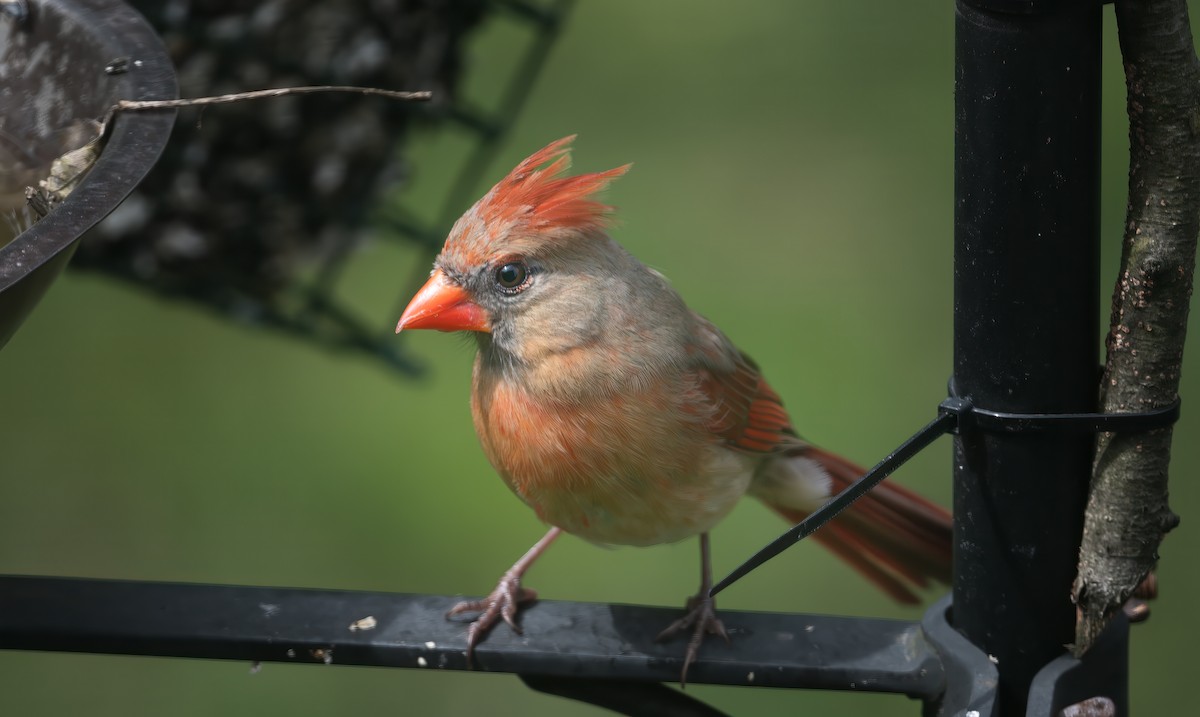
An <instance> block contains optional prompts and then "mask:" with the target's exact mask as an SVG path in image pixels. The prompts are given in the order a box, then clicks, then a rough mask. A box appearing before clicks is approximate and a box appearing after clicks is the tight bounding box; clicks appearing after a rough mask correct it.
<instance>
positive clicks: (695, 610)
mask: <svg viewBox="0 0 1200 717" xmlns="http://www.w3.org/2000/svg"><path fill="white" fill-rule="evenodd" d="M716 608H717V604H716V601H715V600H713V599H712V598H711V597H709V596H708V591H707V590H702V591H701V592H700V593H699V594H697V595H694V596H692V597H690V598H688V601H687V611H688V612H687V614H686V615H684V616H683V617H681V618H679V619H678V620H676V621H675V622H673V623H671V624H670V625H668V626H667V627H666V629H665V630H663V631H662V632H660V633H658V637H656V638H654V641H655V642H662V641H663V640H669V639H670V638H672V637H674V636H675V635H678V634H679V633H681V632H684V631H686V630H689V629H690V630H691V631H692V636H691V639H689V640H688V644H687V652H686V653H684V656H683V674H681V675H680V676H679V685H680V687H685V686H687V673H688V668H689V667H691V666H692V663H693V662H695V660H696V655H697V654H698V653H699V652H700V643H702V642H704V636H705V635H706V634H707V635H719V636H720V637H721V639H722V640H724V641H725V642H729V633H727V632H725V624H724V623H722V622H721V620H720V619H719V618H718V617H717V610H716Z"/></svg>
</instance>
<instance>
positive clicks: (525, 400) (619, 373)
mask: <svg viewBox="0 0 1200 717" xmlns="http://www.w3.org/2000/svg"><path fill="white" fill-rule="evenodd" d="M573 139H574V137H573V136H572V137H566V138H564V139H560V140H558V141H557V142H553V143H551V144H550V145H548V146H546V147H545V148H543V149H541V150H539V151H538V152H535V153H534V154H533V155H532V156H530V157H529V158H527V159H526V160H524V161H523V162H521V163H520V164H518V165H517V167H516V168H515V169H514V170H513V171H512V172H511V173H509V174H508V176H506V177H504V179H502V180H500V182H499V183H498V184H497V185H496V186H495V187H493V188H492V189H491V191H489V192H488V193H487V194H486V195H484V197H483V198H482V199H480V200H479V201H478V202H476V203H475V205H474V206H473V207H471V209H470V210H468V211H467V212H466V214H464V215H463V216H462V218H460V219H459V220H458V221H457V222H456V223H455V225H454V227H453V229H451V231H450V235H449V237H448V238H447V239H446V244H445V246H444V247H443V248H442V251H441V254H439V255H438V257H437V259H436V260H435V262H434V268H433V271H432V273H431V275H430V278H429V281H428V282H427V283H426V284H425V285H424V286H423V287H422V288H421V289H420V291H419V292H417V294H416V296H414V297H413V299H412V301H411V302H410V303H409V304H408V307H407V308H406V309H405V310H404V313H403V315H402V316H401V318H400V322H399V324H398V325H397V327H396V331H397V333H399V332H400V331H401V330H403V329H438V330H440V331H471V332H474V335H475V337H476V339H477V341H478V347H479V351H478V354H477V355H476V357H475V368H474V379H473V382H472V388H471V413H472V415H473V417H474V421H475V430H476V432H477V433H478V435H479V440H480V442H481V443H482V444H483V450H484V452H485V453H486V454H487V457H488V459H489V460H490V461H491V463H492V465H493V466H494V467H495V469H496V471H497V472H498V473H499V474H500V477H501V478H503V479H504V482H505V483H507V484H508V487H509V488H511V489H512V491H513V492H514V493H516V494H517V496H519V497H520V498H521V500H523V501H525V503H527V504H528V505H529V506H530V507H531V508H533V510H534V512H535V513H537V515H538V517H539V518H541V519H542V520H543V521H544V522H546V523H548V524H549V525H550V526H552V527H551V528H550V530H549V532H548V533H546V535H545V537H543V538H542V539H541V540H540V541H539V542H538V543H537V544H536V545H534V546H533V547H532V548H531V549H530V550H529V552H528V553H526V554H525V555H524V557H522V558H521V559H520V560H519V561H517V563H516V564H515V565H513V567H512V568H511V569H509V570H508V572H506V573H505V574H504V576H503V577H502V578H501V580H500V582H499V584H498V585H497V586H496V589H495V590H493V591H492V593H491V594H490V595H489V596H488V597H486V598H484V599H483V600H477V601H467V602H463V603H460V604H458V605H456V606H455V607H454V608H453V609H451V610H450V612H449V613H448V614H447V617H452V616H454V615H458V614H461V613H476V612H477V613H480V615H479V617H478V618H477V619H476V620H475V621H474V622H473V623H471V626H470V627H469V629H468V632H467V655H468V659H470V657H471V655H472V653H473V650H474V648H475V646H476V645H477V644H478V643H479V642H480V640H482V639H483V637H484V636H485V635H486V634H487V632H488V631H489V630H490V629H491V627H492V626H493V625H494V624H495V623H496V622H497V620H499V619H501V618H502V619H504V620H505V621H506V622H507V623H508V624H509V625H510V626H511V627H512V628H513V629H514V630H517V631H518V632H520V630H519V628H518V627H517V625H516V623H515V621H514V617H515V615H516V612H517V609H518V607H519V606H520V605H521V604H524V603H526V602H529V601H532V600H533V599H535V598H536V594H535V593H534V592H533V591H532V590H529V589H527V588H525V587H522V586H521V579H522V576H523V575H524V573H525V571H526V570H527V569H528V568H529V566H530V565H531V564H532V563H533V562H534V560H536V559H537V557H538V556H539V555H540V554H541V553H542V552H543V551H544V550H545V549H546V548H547V546H549V545H550V543H552V542H553V541H554V540H555V539H556V538H557V537H558V536H559V534H560V533H561V532H563V531H565V532H568V533H571V534H573V535H577V536H579V537H581V538H584V539H585V540H589V541H592V542H594V543H602V544H609V545H656V544H658V543H670V542H674V541H678V540H682V539H683V538H688V537H691V536H693V535H698V536H700V556H701V581H700V590H699V592H698V593H697V595H696V596H695V597H693V598H691V599H690V600H688V605H687V614H686V615H685V616H684V617H683V618H681V619H680V620H678V621H676V622H675V623H673V624H671V625H669V626H667V628H666V629H665V630H663V631H662V632H661V633H660V634H659V635H658V639H660V640H661V639H664V638H667V637H670V636H672V635H675V634H676V633H679V632H683V631H690V640H689V643H688V646H687V651H686V653H685V656H684V666H683V676H682V677H683V680H684V681H686V678H687V669H688V666H689V665H690V664H691V663H692V661H693V660H694V659H695V657H696V654H697V652H698V650H699V648H700V644H701V642H702V640H703V638H704V635H705V634H706V633H709V634H716V635H720V636H721V637H723V638H725V639H726V640H728V636H727V635H726V633H725V628H724V626H723V625H722V624H721V621H720V620H719V619H717V617H716V614H715V612H714V606H713V600H712V599H711V598H710V597H708V591H709V588H710V587H711V586H712V575H711V568H710V558H709V541H708V533H709V531H710V530H711V529H712V528H713V526H714V525H716V524H717V522H718V521H720V520H721V519H722V518H723V517H725V515H726V514H727V513H729V511H730V510H731V509H732V508H733V506H734V503H736V502H737V500H738V499H739V498H741V497H742V495H743V494H746V493H749V494H750V495H752V496H754V497H755V498H758V499H759V500H761V501H763V502H764V503H765V504H766V505H767V506H769V507H770V508H772V509H773V510H775V511H776V512H778V513H780V514H781V515H782V516H783V517H784V518H786V519H787V520H789V521H792V522H793V523H794V522H798V521H800V520H801V519H802V518H804V516H806V515H808V514H809V513H810V512H812V511H813V510H815V509H816V508H817V507H819V506H820V505H821V504H822V503H824V502H825V501H826V500H827V499H828V498H829V497H830V496H831V495H832V494H833V493H835V492H836V491H839V490H840V489H842V488H844V487H845V486H846V485H847V484H848V483H849V482H851V481H853V480H854V479H856V478H857V477H859V476H860V475H862V473H863V471H862V469H861V468H859V467H858V466H856V465H854V464H853V463H851V462H850V461H848V460H846V459H844V458H841V457H839V456H837V455H834V454H833V453H830V452H828V451H825V450H822V449H820V448H817V447H816V446H813V445H812V444H810V443H808V442H806V441H804V440H803V439H801V438H800V437H799V436H798V435H797V434H796V431H795V430H793V428H792V425H791V422H790V420H789V419H788V415H787V412H786V411H785V410H784V408H783V404H782V402H781V401H780V398H779V396H778V395H777V394H776V393H775V391H773V390H772V389H771V387H770V386H768V385H767V382H766V381H765V380H764V379H763V377H762V374H761V373H760V372H759V369H758V366H757V365H756V364H755V363H754V361H752V360H751V359H750V357H748V356H747V355H746V354H744V353H742V352H741V351H739V350H738V349H737V347H735V346H734V345H733V343H731V342H730V341H729V339H727V338H726V337H725V335H724V334H723V333H721V331H720V330H718V329H717V327H715V326H713V325H712V324H711V323H709V321H708V320H706V319H705V318H704V317H702V316H700V315H699V314H697V313H695V312H693V311H692V310H691V309H689V308H688V307H687V305H686V304H684V302H683V299H682V298H680V296H679V294H678V293H676V291H675V290H674V289H672V288H671V285H670V284H668V283H667V280H666V279H665V278H664V277H663V276H662V275H661V274H659V273H658V272H657V271H655V270H653V269H650V268H648V267H646V266H645V265H644V264H642V263H641V262H640V261H638V260H637V259H636V258H634V257H633V256H632V255H631V254H629V252H627V251H626V250H625V249H624V248H622V247H621V246H620V245H619V244H617V242H616V241H614V240H613V239H612V238H611V237H609V235H608V234H607V232H606V231H605V229H606V224H607V222H606V219H607V215H608V213H609V211H610V209H611V207H608V206H605V205H603V204H600V203H598V202H596V201H595V200H594V198H593V195H594V194H595V193H596V192H598V191H599V190H601V189H602V188H604V187H605V186H606V185H607V184H608V183H609V182H611V181H612V180H613V179H615V178H616V177H619V176H621V175H622V174H624V173H625V172H626V171H627V170H628V169H629V165H625V166H623V167H617V168H616V169H610V170H608V171H606V172H597V173H594V174H583V175H579V176H563V173H564V171H565V170H566V169H567V167H568V166H569V164H570V155H569V152H570V144H571V142H572V140H573ZM814 537H815V538H816V539H817V540H818V541H819V542H821V543H822V544H824V545H825V546H826V547H827V548H829V549H830V550H832V551H833V552H834V553H836V554H837V555H838V557H840V558H842V559H843V560H845V561H846V562H847V563H849V564H850V565H851V566H853V567H854V568H855V569H857V570H858V571H859V572H860V573H862V574H863V575H864V576H865V577H866V578H867V579H868V580H870V581H871V582H872V583H874V584H875V585H876V586H877V587H879V588H881V589H883V590H884V591H885V592H886V593H887V594H889V595H891V596H892V597H893V598H895V599H897V600H899V601H901V602H904V603H912V602H916V601H917V595H916V594H915V592H914V588H916V587H923V586H926V585H927V584H928V582H929V580H930V579H933V580H937V581H941V582H946V581H948V579H949V573H950V516H949V514H948V513H947V512H946V511H945V510H943V509H942V508H939V507H938V506H936V505H934V504H933V503H930V502H929V501H927V500H925V499H923V498H921V497H919V496H917V495H916V494H914V493H912V492H910V491H908V490H905V489H903V488H901V487H900V486H897V485H896V484H895V483H891V482H888V483H883V484H881V485H880V486H879V487H877V488H876V489H874V490H873V491H871V492H870V493H868V494H867V496H866V497H865V498H863V499H862V500H860V501H859V502H858V503H857V504H855V505H854V506H853V507H852V508H851V509H849V510H847V511H845V512H844V513H842V514H841V515H839V516H838V517H837V518H835V519H834V520H833V521H832V522H830V523H829V524H828V525H826V526H825V527H824V528H823V529H822V530H821V531H820V532H818V533H817V534H816V535H815V536H814Z"/></svg>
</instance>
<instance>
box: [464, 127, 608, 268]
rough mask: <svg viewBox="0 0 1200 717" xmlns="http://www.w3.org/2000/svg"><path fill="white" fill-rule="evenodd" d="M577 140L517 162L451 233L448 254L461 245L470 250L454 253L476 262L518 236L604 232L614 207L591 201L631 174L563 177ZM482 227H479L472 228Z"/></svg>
mask: <svg viewBox="0 0 1200 717" xmlns="http://www.w3.org/2000/svg"><path fill="white" fill-rule="evenodd" d="M574 139H575V135H571V136H569V137H563V138H562V139H560V140H558V141H556V142H551V143H550V144H548V145H546V146H545V147H543V148H542V149H539V150H538V151H536V152H534V153H533V154H531V155H529V156H528V157H526V158H525V159H524V160H522V161H521V163H520V164H518V165H517V166H516V167H515V168H514V169H513V170H512V171H511V172H509V173H508V176H506V177H505V178H504V179H501V180H500V181H499V182H497V183H496V186H494V187H492V189H491V190H490V191H489V192H488V193H487V194H485V195H484V196H483V198H482V199H480V200H479V201H478V202H477V203H476V204H475V206H474V207H473V208H472V210H471V211H470V212H468V213H467V214H465V215H464V216H463V218H462V219H461V220H460V225H459V226H458V227H456V231H454V232H452V233H451V240H450V242H447V248H448V249H449V248H451V246H452V244H455V243H458V242H456V241H455V238H456V237H458V239H459V241H468V242H470V243H471V244H472V245H473V246H470V247H466V246H458V247H455V248H456V249H458V250H459V251H463V250H466V251H465V253H468V254H472V255H475V256H480V255H481V254H486V253H488V252H490V250H491V249H492V246H490V245H491V244H492V243H493V242H495V241H497V240H499V239H500V238H501V237H503V236H508V237H509V238H511V237H512V235H513V233H514V230H519V231H520V232H521V233H522V234H533V235H545V234H551V233H554V232H555V230H578V231H587V230H589V229H598V228H600V227H603V226H604V225H605V223H606V222H607V219H608V213H609V212H610V211H611V210H612V207H610V206H608V205H605V204H602V203H600V202H597V201H595V200H594V199H592V198H591V197H592V195H594V194H595V193H596V192H599V191H600V190H601V189H604V187H605V186H607V185H608V183H609V182H611V181H612V180H614V179H616V178H617V177H619V176H621V175H622V174H624V173H625V172H627V171H629V167H630V166H631V165H628V164H626V165H624V166H621V167H616V168H614V169H610V170H607V171H604V172H593V173H590V174H580V175H577V176H573V177H564V176H562V174H563V172H565V171H566V170H567V168H568V167H570V166H571V142H572V141H573V140H574ZM471 220H475V221H477V222H482V225H483V226H482V227H480V226H478V225H475V226H472V225H474V224H475V222H473V221H471Z"/></svg>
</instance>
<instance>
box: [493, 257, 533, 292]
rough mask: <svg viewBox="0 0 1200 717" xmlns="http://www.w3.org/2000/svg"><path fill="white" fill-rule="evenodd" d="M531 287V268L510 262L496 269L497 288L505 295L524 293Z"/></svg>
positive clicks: (517, 262)
mask: <svg viewBox="0 0 1200 717" xmlns="http://www.w3.org/2000/svg"><path fill="white" fill-rule="evenodd" d="M528 285H529V267H527V266H525V265H524V264H522V263H521V262H519V261H510V262H508V263H507V264H504V265H502V266H501V267H500V268H498V269H496V286H498V287H499V288H500V291H502V292H504V293H505V294H515V293H517V292H519V291H524V289H525V287H526V286H528Z"/></svg>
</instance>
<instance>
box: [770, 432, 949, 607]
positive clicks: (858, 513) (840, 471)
mask: <svg viewBox="0 0 1200 717" xmlns="http://www.w3.org/2000/svg"><path fill="white" fill-rule="evenodd" d="M785 460H786V461H788V462H789V463H791V464H793V465H792V468H794V469H795V470H793V471H790V472H791V473H792V474H793V475H794V476H795V478H794V479H801V480H812V474H813V472H814V471H813V470H812V468H813V466H814V465H815V466H817V467H819V468H820V471H819V472H817V473H816V475H817V476H820V477H819V478H817V480H821V478H826V477H827V478H828V481H827V483H828V489H829V490H828V495H836V494H838V493H840V492H841V491H843V490H844V489H845V488H846V487H847V486H849V485H850V484H851V483H852V482H854V481H855V480H856V479H858V478H859V477H861V476H862V475H863V474H864V473H865V472H866V471H864V470H863V469H862V468H860V467H859V466H857V465H855V464H854V463H852V462H850V461H848V460H846V459H845V458H842V457H841V456H838V455H836V454H834V453H830V452H828V451H824V450H821V449H819V448H816V447H812V446H806V447H805V448H804V449H803V450H802V451H798V452H797V454H796V455H794V456H790V457H788V458H786V459H785ZM821 473H823V474H824V476H821V475H820V474H821ZM806 474H807V475H806ZM822 482H824V481H822ZM755 492H756V493H757V494H758V497H759V498H760V499H762V500H763V502H764V503H766V504H767V506H768V507H770V508H771V509H772V510H774V511H775V512H777V513H779V514H780V515H782V516H783V517H784V518H786V519H787V520H789V521H791V522H792V523H798V522H800V521H801V520H803V519H804V518H805V517H807V516H808V515H809V514H810V513H811V512H812V510H813V508H812V507H811V506H810V507H809V508H808V509H807V510H805V509H801V508H799V507H797V503H798V502H799V501H796V500H789V499H787V498H786V495H787V493H788V492H790V491H785V492H781V491H778V490H766V491H755ZM781 499H782V500H781ZM951 525H952V524H951V520H950V513H949V512H948V511H946V510H945V509H944V508H942V507H940V506H938V505H935V504H934V503H932V502H930V501H928V500H926V499H925V498H922V497H921V496H919V495H917V494H916V493H914V492H912V491H910V490H908V489H906V488H903V487H901V486H899V485H897V484H896V483H894V482H892V481H884V482H883V483H880V484H879V485H878V486H876V487H875V488H874V489H872V490H871V491H870V492H868V493H867V494H866V495H865V496H863V497H862V498H860V499H858V501H857V502H855V503H854V504H853V505H852V506H850V507H849V508H847V509H846V510H845V511H843V512H842V513H840V514H839V515H838V516H837V517H836V518H834V519H833V520H831V521H829V522H828V523H827V524H825V526H824V527H822V528H821V529H820V530H818V531H817V532H816V533H815V534H813V538H814V539H815V540H816V541H817V542H819V543H820V544H822V545H824V546H825V547H826V548H828V549H829V550H830V551H832V552H833V553H834V554H835V555H837V556H838V557H839V558H841V559H842V560H844V561H846V563H848V564H849V565H850V566H851V567H853V568H854V569H855V570H857V571H858V572H859V573H861V574H862V575H863V576H864V577H865V578H867V580H870V581H871V582H872V583H873V584H874V585H875V586H876V587H878V588H879V589H881V590H883V591H884V592H885V593H887V594H888V595H890V596H891V597H892V598H894V599H895V600H897V601H899V602H902V603H916V602H918V601H919V600H920V598H919V597H918V595H917V592H916V591H917V589H919V588H925V587H928V586H929V585H930V583H931V582H939V583H949V582H950V563H951V555H950V547H951Z"/></svg>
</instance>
